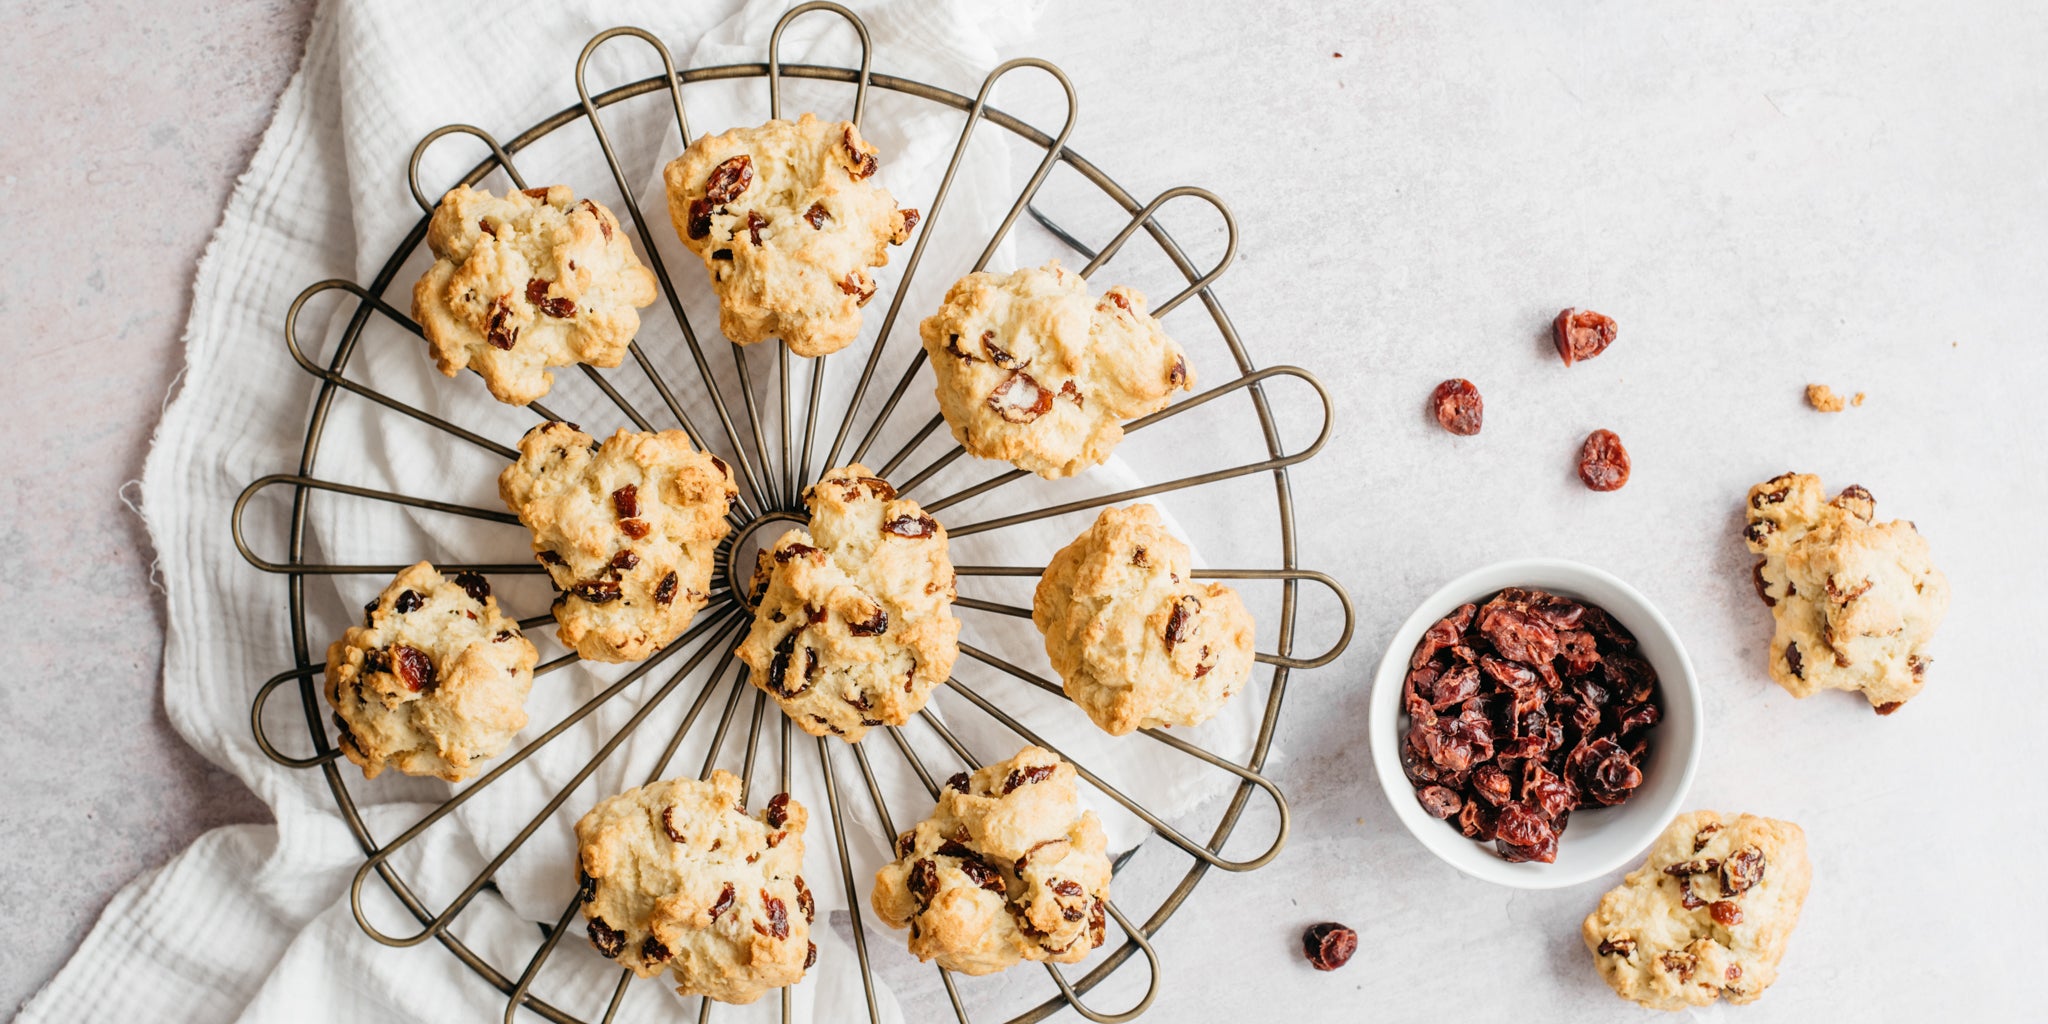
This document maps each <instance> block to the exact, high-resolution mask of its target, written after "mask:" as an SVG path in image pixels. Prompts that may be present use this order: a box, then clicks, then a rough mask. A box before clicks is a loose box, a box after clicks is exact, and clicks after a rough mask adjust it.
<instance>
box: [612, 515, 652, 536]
mask: <svg viewBox="0 0 2048 1024" xmlns="http://www.w3.org/2000/svg"><path fill="white" fill-rule="evenodd" d="M619 532H620V533H623V534H625V535H626V536H628V537H631V538H633V539H634V540H645V539H646V538H647V535H648V534H649V533H652V532H654V528H653V527H651V526H649V525H647V520H645V519H621V520H619Z"/></svg>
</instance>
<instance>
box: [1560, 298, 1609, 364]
mask: <svg viewBox="0 0 2048 1024" xmlns="http://www.w3.org/2000/svg"><path fill="white" fill-rule="evenodd" d="M1550 340H1551V341H1552V342H1554V343H1555V344H1556V345H1557V354H1558V355H1559V356H1560V357H1562V358H1563V359H1564V364H1565V365H1566V366H1570V365H1572V364H1573V363H1575V362H1578V361H1579V360H1581V359H1591V358H1593V357H1594V356H1597V355H1599V354H1600V353H1602V352H1605V351H1607V346H1609V345H1612V344H1614V318H1613V317H1609V316H1602V315H1600V314H1599V313H1595V312H1593V311H1592V310H1590V309H1572V308H1570V307H1566V308H1565V309H1564V311H1563V312H1560V313H1558V314H1557V319H1556V320H1553V321H1551V324H1550Z"/></svg>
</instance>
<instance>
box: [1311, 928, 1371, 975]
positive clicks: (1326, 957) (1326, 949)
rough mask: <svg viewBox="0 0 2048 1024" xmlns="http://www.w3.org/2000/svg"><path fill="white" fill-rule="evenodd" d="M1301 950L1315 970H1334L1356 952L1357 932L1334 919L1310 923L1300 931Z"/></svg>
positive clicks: (1347, 961) (1348, 961) (1349, 959)
mask: <svg viewBox="0 0 2048 1024" xmlns="http://www.w3.org/2000/svg"><path fill="white" fill-rule="evenodd" d="M1301 952H1302V955H1303V956H1306V957H1308V962H1309V965H1310V966H1312V967H1314V968H1315V969H1316V970H1319V971H1334V970H1336V969H1337V968H1339V967H1342V966H1344V965H1345V964H1347V963H1350V962H1351V955H1352V954H1354V953H1356V952H1358V933H1357V932H1354V931H1352V930H1351V929H1349V928H1346V927H1344V926H1343V925H1341V924H1338V923H1337V922H1335V921H1325V922H1323V923H1322V924H1318V925H1310V926H1309V929H1308V930H1307V931H1305V932H1302V933H1301Z"/></svg>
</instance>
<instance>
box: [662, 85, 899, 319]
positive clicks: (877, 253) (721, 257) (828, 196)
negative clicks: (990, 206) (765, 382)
mask: <svg viewBox="0 0 2048 1024" xmlns="http://www.w3.org/2000/svg"><path fill="white" fill-rule="evenodd" d="M875 167H876V161H875V147H873V146H871V145H869V144H868V143H867V141H866V140H865V139H862V138H861V137H860V129H859V128H857V127H855V126H854V124H853V122H851V121H820V120H818V119H817V117H816V116H814V115H811V114H805V115H804V116H803V117H801V118H799V119H797V120H796V121H794V122H791V121H781V120H776V121H770V122H768V123H767V124H764V125H762V126H760V127H759V128H734V129H732V130H731V131H728V132H726V133H725V134H723V135H705V136H702V137H701V138H699V139H698V140H697V141H696V142H693V143H691V144H690V148H688V149H686V150H684V151H683V155H682V156H679V157H677V158H675V159H674V160H671V161H669V164H668V166H667V167H666V168H664V169H663V171H662V177H663V179H664V180H665V181H666V182H667V185H668V216H669V219H670V220H672V221H674V222H675V226H676V234H678V235H681V236H682V239H683V244H684V245H686V246H688V247H689V249H690V251H691V252H694V253H696V254H697V256H698V258H700V259H702V260H703V261H704V269H705V270H707V271H709V272H710V274H711V287H712V289H713V290H714V291H716V292H717V293H718V326H719V328H720V329H721V330H723V331H724V332H725V336H726V337H727V338H730V339H732V340H733V341H736V342H738V343H740V344H742V345H752V344H753V343H755V342H757V341H766V340H768V339H769V338H781V339H782V340H783V341H785V342H788V343H789V350H790V351H791V352H794V353H796V354H797V355H800V356H804V357H806V358H809V357H812V356H822V355H826V354H829V353H832V352H837V351H839V350H840V349H842V348H845V347H846V346H848V345H851V344H853V341H854V338H856V337H858V336H859V334H860V308H861V307H862V306H865V305H867V302H868V300H869V299H871V298H873V297H874V295H875V280H874V278H872V277H869V276H868V268H869V267H880V266H886V265H887V264H888V262H889V250H888V247H889V246H890V245H901V244H903V243H904V242H905V241H907V240H908V239H909V238H910V232H911V229H912V228H915V227H916V226H917V211H916V210H899V209H897V208H896V200H895V199H894V198H892V197H891V196H890V195H889V190H888V189H885V188H882V187H881V186H879V185H873V184H869V182H868V178H869V176H871V175H873V174H874V173H875Z"/></svg>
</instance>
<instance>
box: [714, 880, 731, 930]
mask: <svg viewBox="0 0 2048 1024" xmlns="http://www.w3.org/2000/svg"><path fill="white" fill-rule="evenodd" d="M732 897H733V889H732V883H731V882H727V883H725V888H724V889H723V890H721V891H720V892H719V894H718V899H717V901H716V902H714V903H712V904H711V919H712V920H713V921H716V920H718V915H720V914H723V913H725V912H726V911H728V910H731V909H732Z"/></svg>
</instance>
